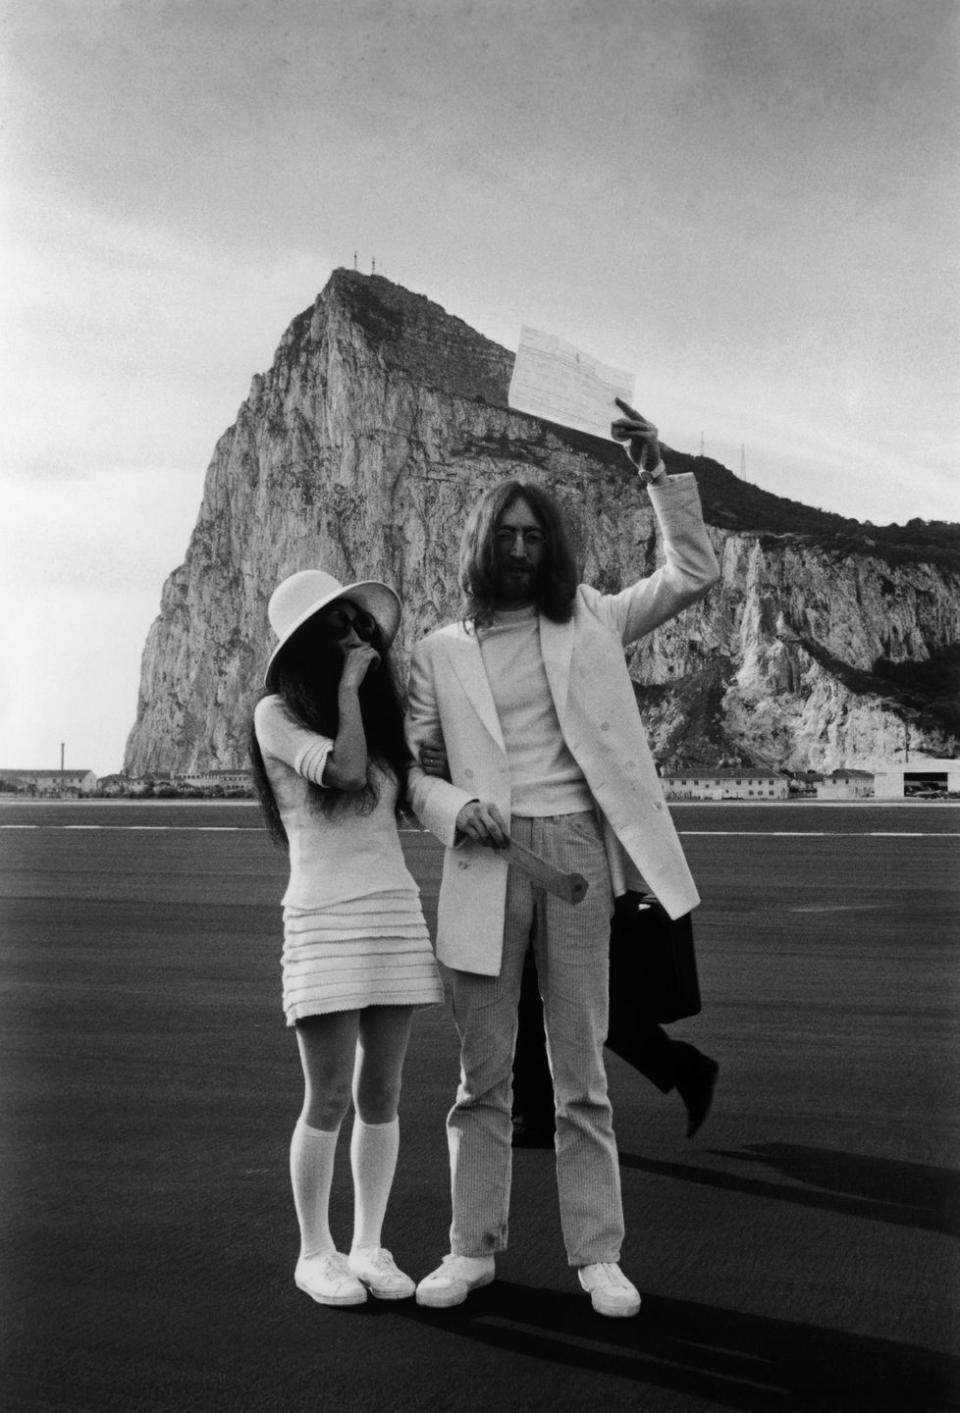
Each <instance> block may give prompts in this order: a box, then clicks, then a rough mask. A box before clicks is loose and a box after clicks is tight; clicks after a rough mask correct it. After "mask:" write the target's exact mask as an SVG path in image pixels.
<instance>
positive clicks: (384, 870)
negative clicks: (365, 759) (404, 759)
mask: <svg viewBox="0 0 960 1413" xmlns="http://www.w3.org/2000/svg"><path fill="white" fill-rule="evenodd" d="M254 724H255V728H256V732H257V739H258V741H259V742H260V749H261V750H262V752H263V762H264V765H265V767H266V771H267V775H268V776H269V779H270V784H271V785H272V786H273V792H274V795H275V796H276V800H277V805H278V807H279V809H280V818H281V819H282V820H283V826H284V828H285V829H286V831H287V839H288V842H289V845H290V881H289V883H288V885H287V891H286V892H285V893H284V895H283V902H284V904H285V905H287V906H289V907H292V908H310V909H316V908H327V907H330V905H331V904H338V903H342V902H346V901H348V900H350V899H354V898H366V897H369V896H371V895H372V894H373V895H375V894H378V893H389V892H393V891H395V890H397V889H413V890H414V891H415V892H419V890H418V889H417V885H416V883H415V881H414V879H413V878H412V877H411V875H410V873H409V871H408V869H407V866H406V863H405V862H404V858H403V850H402V849H401V847H400V836H399V834H398V833H397V823H396V815H395V813H394V810H395V806H396V800H397V786H396V782H395V781H394V780H392V779H391V778H390V777H389V776H388V775H385V774H384V773H383V772H380V773H378V775H377V784H378V786H379V788H380V798H379V800H378V801H377V804H376V806H375V807H374V808H373V809H372V810H371V811H370V812H369V813H368V814H364V813H361V811H360V810H358V809H357V808H356V807H355V803H354V801H353V800H350V799H346V800H344V801H343V802H342V804H341V805H340V807H339V808H338V809H337V810H336V811H335V812H334V814H333V815H332V816H328V815H326V814H323V813H322V812H321V811H320V810H319V809H317V807H316V805H315V804H314V802H313V801H312V799H311V796H310V790H309V786H308V783H307V782H308V781H313V783H314V784H316V785H322V783H323V768H324V766H325V765H326V762H327V758H328V756H329V755H330V752H331V751H332V749H333V741H332V740H330V739H329V737H326V736H319V735H317V734H316V733H315V732H313V731H308V730H307V729H306V728H305V727H303V726H300V725H299V724H298V723H297V722H295V721H293V720H291V718H290V717H289V716H288V715H287V713H286V712H285V711H284V709H283V705H282V703H281V701H280V698H279V697H276V696H270V697H264V698H263V699H262V700H261V701H260V702H258V703H257V707H256V711H255V713H254Z"/></svg>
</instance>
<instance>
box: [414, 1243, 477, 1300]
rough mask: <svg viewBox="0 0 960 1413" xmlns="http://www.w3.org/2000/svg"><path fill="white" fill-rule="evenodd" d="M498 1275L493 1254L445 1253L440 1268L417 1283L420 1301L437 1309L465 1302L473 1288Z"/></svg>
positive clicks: (475, 1288)
mask: <svg viewBox="0 0 960 1413" xmlns="http://www.w3.org/2000/svg"><path fill="white" fill-rule="evenodd" d="M495 1275H496V1269H495V1265H494V1259H493V1257H492V1256H444V1258H443V1260H442V1262H441V1263H440V1265H439V1266H438V1267H437V1269H436V1270H435V1271H431V1272H430V1274H429V1276H424V1278H423V1280H422V1281H421V1282H420V1284H419V1285H418V1286H417V1304H418V1305H430V1306H432V1307H433V1309H435V1310H446V1309H447V1308H448V1306H450V1305H462V1304H463V1302H464V1301H465V1300H466V1298H467V1296H468V1295H469V1294H470V1292H471V1290H477V1289H478V1288H479V1287H480V1286H482V1285H489V1284H490V1282H491V1281H492V1280H493V1278H494V1276H495Z"/></svg>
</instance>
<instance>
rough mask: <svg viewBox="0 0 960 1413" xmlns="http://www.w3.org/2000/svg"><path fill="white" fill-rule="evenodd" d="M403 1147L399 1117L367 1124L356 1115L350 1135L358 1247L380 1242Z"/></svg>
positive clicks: (355, 1227)
mask: <svg viewBox="0 0 960 1413" xmlns="http://www.w3.org/2000/svg"><path fill="white" fill-rule="evenodd" d="M399 1148H400V1121H399V1119H391V1121H390V1122H389V1123H387V1124H365V1123H364V1122H363V1120H362V1119H361V1118H360V1117H359V1115H354V1120H353V1133H352V1134H351V1135H350V1167H351V1169H352V1171H353V1246H354V1249H356V1248H357V1247H359V1246H379V1245H380V1233H381V1230H382V1228H383V1218H384V1214H385V1212H386V1210H387V1199H388V1198H389V1196H390V1189H391V1187H392V1186H393V1174H394V1172H395V1171H396V1167H397V1153H398V1151H399Z"/></svg>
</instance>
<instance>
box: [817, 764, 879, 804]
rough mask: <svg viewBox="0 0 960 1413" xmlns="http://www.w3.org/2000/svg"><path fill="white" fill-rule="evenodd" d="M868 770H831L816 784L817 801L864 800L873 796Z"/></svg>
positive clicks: (870, 773) (872, 782) (871, 781)
mask: <svg viewBox="0 0 960 1413" xmlns="http://www.w3.org/2000/svg"><path fill="white" fill-rule="evenodd" d="M873 786H874V777H873V772H872V771H869V770H832V771H831V772H830V774H829V775H827V776H825V777H824V779H823V780H821V781H819V782H818V784H817V787H816V788H817V799H818V800H866V799H869V798H870V797H871V796H872V795H873Z"/></svg>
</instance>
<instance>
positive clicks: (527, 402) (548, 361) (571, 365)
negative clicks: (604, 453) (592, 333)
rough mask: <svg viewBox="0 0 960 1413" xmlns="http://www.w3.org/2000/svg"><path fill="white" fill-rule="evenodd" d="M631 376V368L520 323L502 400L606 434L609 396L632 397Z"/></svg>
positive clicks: (611, 399) (610, 414) (536, 414)
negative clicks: (507, 389) (602, 360)
mask: <svg viewBox="0 0 960 1413" xmlns="http://www.w3.org/2000/svg"><path fill="white" fill-rule="evenodd" d="M634 381H635V380H634V376H633V374H632V373H627V372H625V371H624V370H623V369H622V368H611V367H609V366H608V365H607V364H605V363H600V362H598V361H597V359H596V358H593V357H591V355H590V354H589V353H584V352H583V351H582V350H581V349H579V348H575V347H574V345H573V344H572V343H565V342H564V340H563V339H560V338H557V337H556V335H555V334H544V333H540V332H538V330H536V329H530V328H528V327H527V326H526V325H524V327H523V328H522V329H521V331H520V347H519V348H518V349H517V357H516V361H515V362H514V365H513V377H512V378H511V380H510V393H509V396H508V399H507V400H508V402H509V405H510V406H511V407H512V408H514V409H515V410H516V411H517V412H528V413H530V415H531V416H533V417H542V418H543V419H544V420H545V421H547V422H558V423H559V424H560V425H561V426H562V427H574V428H576V430H577V431H579V432H589V433H590V434H591V435H592V436H594V437H603V438H604V439H605V440H609V438H610V423H611V421H612V420H613V416H614V406H613V402H614V398H617V397H619V398H622V399H623V401H624V402H627V403H629V402H632V401H633V384H634Z"/></svg>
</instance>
